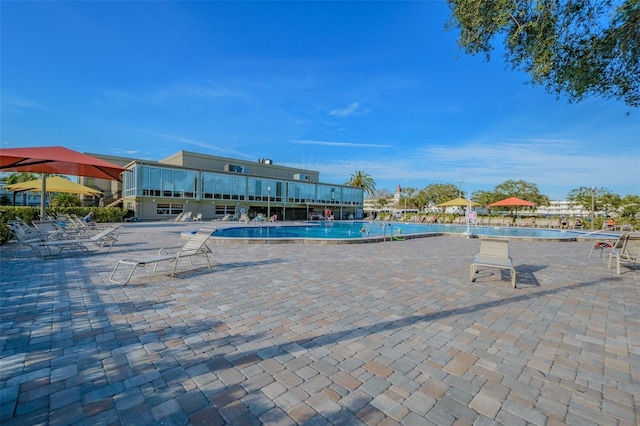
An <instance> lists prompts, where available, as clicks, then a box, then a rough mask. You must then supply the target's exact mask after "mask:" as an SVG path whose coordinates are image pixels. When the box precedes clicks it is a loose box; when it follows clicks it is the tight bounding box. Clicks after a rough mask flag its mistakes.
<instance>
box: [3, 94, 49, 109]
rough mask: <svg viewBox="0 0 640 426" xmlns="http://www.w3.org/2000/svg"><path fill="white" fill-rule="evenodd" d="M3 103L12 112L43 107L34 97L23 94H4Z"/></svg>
mask: <svg viewBox="0 0 640 426" xmlns="http://www.w3.org/2000/svg"><path fill="white" fill-rule="evenodd" d="M2 105H3V108H4V109H5V111H7V110H9V111H12V112H17V111H22V110H25V109H38V108H42V105H40V104H39V103H38V102H36V101H34V100H33V99H29V98H25V97H23V96H15V95H3V96H2Z"/></svg>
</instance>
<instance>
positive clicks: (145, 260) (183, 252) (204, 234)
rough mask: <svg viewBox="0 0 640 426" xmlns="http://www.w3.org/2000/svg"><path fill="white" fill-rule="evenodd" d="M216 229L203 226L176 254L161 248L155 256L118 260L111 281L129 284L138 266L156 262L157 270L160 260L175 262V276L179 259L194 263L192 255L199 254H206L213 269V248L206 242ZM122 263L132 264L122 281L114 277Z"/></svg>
mask: <svg viewBox="0 0 640 426" xmlns="http://www.w3.org/2000/svg"><path fill="white" fill-rule="evenodd" d="M215 230H216V228H215V227H213V226H203V227H202V228H200V229H199V230H198V232H196V233H195V234H194V235H193V237H191V238H190V239H189V241H187V243H186V244H185V245H184V247H182V248H181V249H180V251H178V252H177V253H175V254H162V249H160V251H159V252H158V254H157V255H155V256H141V257H137V258H127V259H122V260H121V261H119V262H118V264H117V265H116V267H115V268H114V269H113V271H112V272H111V276H110V277H109V281H111V282H112V283H116V284H127V283H128V282H129V281H130V280H131V277H132V276H133V273H134V272H135V270H136V268H137V267H138V266H145V265H147V264H150V263H153V264H154V266H153V272H155V271H156V269H157V268H158V262H165V261H172V262H175V264H174V265H173V272H172V273H171V276H172V277H173V276H175V274H176V269H177V268H178V261H179V260H180V259H181V258H187V257H188V258H189V262H190V263H191V264H193V263H192V262H191V257H192V256H197V255H203V256H205V257H206V259H207V265H208V266H209V269H211V262H210V261H209V253H211V250H210V249H209V247H208V246H207V244H206V243H207V240H208V239H209V237H210V236H211V234H213V232H214V231H215ZM121 265H131V266H132V268H131V270H130V271H129V275H128V276H127V278H126V280H125V281H122V282H121V281H118V280H117V279H115V278H114V277H115V275H116V272H117V271H118V268H120V266H121Z"/></svg>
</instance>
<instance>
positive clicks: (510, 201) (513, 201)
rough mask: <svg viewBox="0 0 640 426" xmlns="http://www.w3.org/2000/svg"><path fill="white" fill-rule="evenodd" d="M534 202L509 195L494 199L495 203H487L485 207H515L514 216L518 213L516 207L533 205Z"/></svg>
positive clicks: (534, 204)
mask: <svg viewBox="0 0 640 426" xmlns="http://www.w3.org/2000/svg"><path fill="white" fill-rule="evenodd" d="M536 205H537V204H536V203H532V202H531V201H527V200H523V199H521V198H517V197H509V198H505V199H504V200H500V201H496V202H495V203H491V204H489V205H488V206H487V207H515V208H516V209H515V210H516V216H517V215H518V207H534V206H536Z"/></svg>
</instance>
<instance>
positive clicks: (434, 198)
mask: <svg viewBox="0 0 640 426" xmlns="http://www.w3.org/2000/svg"><path fill="white" fill-rule="evenodd" d="M462 196H463V197H464V192H462ZM420 197H422V198H423V199H424V201H425V206H427V205H431V204H433V205H438V204H441V203H444V202H445V201H449V200H453V199H454V198H458V197H460V189H459V188H458V187H457V186H455V185H454V184H451V183H444V184H443V183H432V184H431V185H428V186H427V187H426V188H424V189H423V190H422V191H420Z"/></svg>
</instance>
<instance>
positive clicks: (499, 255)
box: [470, 238, 516, 288]
mask: <svg viewBox="0 0 640 426" xmlns="http://www.w3.org/2000/svg"><path fill="white" fill-rule="evenodd" d="M479 266H486V267H489V268H499V269H508V270H509V272H510V274H511V285H512V286H513V288H516V270H515V268H514V267H513V261H512V260H511V257H509V240H508V239H506V238H483V239H482V240H481V241H480V253H478V254H477V255H476V258H475V260H474V261H473V263H472V264H471V268H470V275H471V282H473V281H475V279H476V276H475V275H476V273H477V272H478V267H479Z"/></svg>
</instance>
